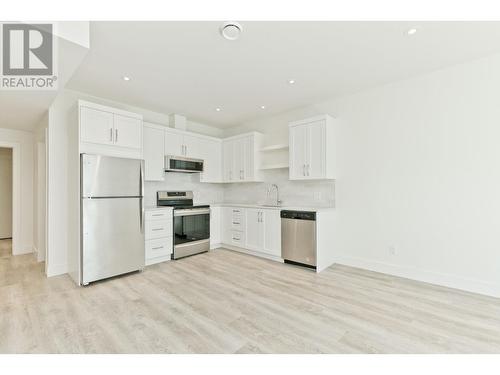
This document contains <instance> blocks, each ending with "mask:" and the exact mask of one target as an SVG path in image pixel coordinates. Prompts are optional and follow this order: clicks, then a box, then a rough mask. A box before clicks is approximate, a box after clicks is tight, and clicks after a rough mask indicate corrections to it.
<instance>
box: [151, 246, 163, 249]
mask: <svg viewBox="0 0 500 375" xmlns="http://www.w3.org/2000/svg"><path fill="white" fill-rule="evenodd" d="M160 249H163V246H157V247H153V248H151V250H160Z"/></svg>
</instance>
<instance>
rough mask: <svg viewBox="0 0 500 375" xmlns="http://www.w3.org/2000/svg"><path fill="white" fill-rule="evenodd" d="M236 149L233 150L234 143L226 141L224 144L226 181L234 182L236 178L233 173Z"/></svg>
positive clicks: (223, 164)
mask: <svg viewBox="0 0 500 375" xmlns="http://www.w3.org/2000/svg"><path fill="white" fill-rule="evenodd" d="M233 151H234V149H233V141H224V142H223V144H222V158H223V162H222V166H223V170H224V176H223V177H224V181H233V180H234V178H235V174H234V171H233V167H234V160H233V159H234V158H233V154H234V152H233Z"/></svg>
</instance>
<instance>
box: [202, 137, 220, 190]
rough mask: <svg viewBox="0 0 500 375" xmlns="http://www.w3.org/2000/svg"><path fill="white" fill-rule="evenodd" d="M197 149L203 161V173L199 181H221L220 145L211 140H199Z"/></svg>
mask: <svg viewBox="0 0 500 375" xmlns="http://www.w3.org/2000/svg"><path fill="white" fill-rule="evenodd" d="M198 149H199V152H200V159H203V173H201V175H200V181H201V182H220V181H222V160H221V157H222V151H221V143H220V142H219V141H216V140H212V139H203V138H200V140H199V143H198Z"/></svg>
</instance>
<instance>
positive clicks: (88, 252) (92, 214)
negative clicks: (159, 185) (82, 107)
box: [80, 154, 144, 285]
mask: <svg viewBox="0 0 500 375" xmlns="http://www.w3.org/2000/svg"><path fill="white" fill-rule="evenodd" d="M80 163H81V165H80V166H81V168H80V171H81V187H80V191H81V210H80V212H81V248H80V285H87V284H88V283H90V282H93V281H96V280H101V279H105V278H108V277H112V276H116V275H121V274H124V273H128V272H132V271H137V270H141V269H143V268H144V203H143V199H144V162H143V161H142V160H136V159H124V158H114V157H108V156H100V155H89V154H82V155H81V157H80Z"/></svg>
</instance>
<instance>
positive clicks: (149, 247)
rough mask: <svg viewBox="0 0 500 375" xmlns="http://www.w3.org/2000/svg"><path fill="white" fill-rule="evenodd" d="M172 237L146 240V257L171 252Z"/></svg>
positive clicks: (167, 254)
mask: <svg viewBox="0 0 500 375" xmlns="http://www.w3.org/2000/svg"><path fill="white" fill-rule="evenodd" d="M172 247H173V239H172V237H165V238H160V239H158V240H149V241H146V247H145V248H146V259H153V258H158V257H165V256H169V255H170V254H172Z"/></svg>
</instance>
